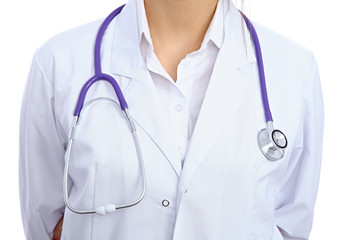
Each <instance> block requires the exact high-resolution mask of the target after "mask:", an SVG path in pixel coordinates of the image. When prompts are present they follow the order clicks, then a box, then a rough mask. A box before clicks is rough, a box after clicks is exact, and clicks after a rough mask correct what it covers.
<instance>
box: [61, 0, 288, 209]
mask: <svg viewBox="0 0 360 240" xmlns="http://www.w3.org/2000/svg"><path fill="white" fill-rule="evenodd" d="M124 6H125V4H124V5H122V6H121V7H119V8H117V9H115V10H114V11H113V12H112V13H111V14H110V15H109V16H108V17H107V18H105V20H104V21H103V23H102V24H101V26H100V29H99V31H98V34H97V36H96V41H95V49H94V68H95V74H94V76H93V77H91V78H90V79H89V80H88V81H87V82H86V83H85V84H84V86H83V87H82V88H81V91H80V94H79V97H78V101H77V103H76V107H75V110H74V119H73V124H72V128H71V130H70V134H69V139H68V145H67V151H66V154H65V167H64V179H63V192H64V201H65V204H66V206H67V207H68V208H69V209H70V210H71V211H72V212H74V213H77V214H91V213H97V214H99V215H106V214H107V213H111V212H114V211H116V210H119V209H123V208H128V207H132V206H135V205H136V204H138V203H139V202H140V201H142V199H143V198H144V196H145V192H146V172H145V167H144V160H143V156H142V151H141V148H140V144H139V140H138V137H137V134H136V127H135V124H134V121H133V119H132V117H131V116H130V114H129V112H128V105H127V102H126V100H125V98H124V95H123V93H122V91H121V89H120V87H119V85H118V83H117V82H116V80H115V79H114V78H113V77H112V76H110V75H109V74H105V73H103V72H102V71H101V58H100V50H101V42H102V39H103V36H104V34H105V31H106V29H107V27H108V25H109V24H110V22H111V21H112V20H113V19H114V18H115V17H116V16H117V15H118V14H119V13H120V12H121V11H122V9H123V8H124ZM239 12H240V13H241V15H242V16H243V18H244V20H245V23H246V26H247V28H248V29H249V31H250V35H251V37H252V40H253V43H254V46H255V51H256V58H257V65H258V70H259V77H260V87H261V95H262V102H263V106H264V110H265V118H266V123H267V128H263V129H261V130H260V131H259V133H258V145H259V148H260V150H261V152H262V153H263V154H264V155H265V156H266V157H267V158H268V159H269V160H274V161H275V160H279V159H281V158H283V156H284V153H285V148H286V146H287V139H286V137H285V135H284V134H283V133H282V132H281V131H279V130H277V129H275V130H274V128H273V124H272V121H273V119H272V115H271V112H270V106H269V101H268V96H267V91H266V82H265V73H264V64H263V59H262V54H261V49H260V43H259V38H258V36H257V34H256V31H255V28H254V26H253V25H252V23H251V22H250V20H249V19H248V18H247V17H246V16H245V15H244V14H243V13H242V12H241V11H239ZM99 80H106V81H108V82H109V83H110V84H111V85H112V87H113V89H114V91H115V93H116V95H117V98H118V100H119V104H120V107H121V109H122V110H123V111H124V113H125V116H126V119H127V121H128V123H129V127H130V131H131V133H132V136H133V140H134V144H135V148H136V153H137V156H138V160H139V164H140V169H141V171H142V192H141V195H140V196H139V198H137V200H136V201H134V202H132V203H130V204H123V205H116V204H114V203H108V204H105V205H101V206H98V207H97V208H96V209H90V210H78V209H75V208H73V207H72V206H71V204H70V203H69V193H68V175H69V165H70V155H71V149H72V145H73V142H74V140H75V132H76V127H77V126H78V121H79V115H80V113H81V110H82V108H83V105H84V101H85V97H86V93H87V92H88V90H89V88H90V87H91V86H92V85H93V84H94V83H95V82H97V81H99Z"/></svg>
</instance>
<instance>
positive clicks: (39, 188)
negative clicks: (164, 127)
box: [19, 54, 65, 240]
mask: <svg viewBox="0 0 360 240" xmlns="http://www.w3.org/2000/svg"><path fill="white" fill-rule="evenodd" d="M53 103H54V96H53V84H52V83H51V82H50V81H49V80H48V79H47V77H46V76H45V73H44V71H43V68H42V66H41V64H40V63H39V59H38V57H37V54H35V55H34V58H33V62H32V65H31V68H30V72H29V75H28V79H27V83H26V87H25V91H24V95H23V102H22V108H21V117H20V156H19V184H20V203H21V214H22V219H23V226H24V231H25V235H26V239H31V240H45V239H51V238H52V235H53V230H54V227H55V226H56V224H57V223H58V221H59V219H60V218H61V217H62V215H63V212H64V202H63V190H62V179H63V168H64V160H63V156H64V152H65V150H64V143H63V141H62V140H61V138H60V137H59V134H58V132H59V131H58V125H57V121H56V117H55V112H54V106H53Z"/></svg>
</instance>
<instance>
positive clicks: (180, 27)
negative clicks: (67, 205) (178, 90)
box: [53, 0, 218, 240]
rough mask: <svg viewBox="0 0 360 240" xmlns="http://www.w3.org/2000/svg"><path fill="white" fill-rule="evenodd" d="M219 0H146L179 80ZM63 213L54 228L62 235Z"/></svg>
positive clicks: (157, 38)
mask: <svg viewBox="0 0 360 240" xmlns="http://www.w3.org/2000/svg"><path fill="white" fill-rule="evenodd" d="M217 2H218V0H144V3H145V12H146V17H147V19H148V23H149V29H150V35H151V38H152V42H153V45H154V52H155V54H156V56H157V57H158V59H159V61H160V63H161V64H162V66H163V67H164V69H165V70H166V71H167V73H168V74H169V75H170V76H171V78H172V79H173V81H174V82H176V80H177V66H178V65H179V63H180V61H181V60H182V59H183V58H185V57H186V55H187V54H189V53H191V52H194V51H196V50H198V49H199V48H200V47H201V43H202V41H203V38H204V36H205V33H206V31H207V29H208V27H209V25H210V23H211V20H212V18H213V16H214V13H215V10H216V5H217ZM62 224H63V217H62V218H61V219H60V220H59V222H58V224H57V225H56V227H55V229H54V234H53V240H54V239H56V240H59V239H60V237H61V231H62Z"/></svg>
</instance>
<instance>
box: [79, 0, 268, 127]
mask: <svg viewBox="0 0 360 240" xmlns="http://www.w3.org/2000/svg"><path fill="white" fill-rule="evenodd" d="M124 6H125V4H124V5H122V6H120V7H119V8H117V9H115V10H114V11H113V12H111V13H110V15H109V16H108V17H107V18H106V19H105V20H104V22H103V23H102V24H101V26H100V29H99V32H98V34H97V36H96V41H95V49H94V67H95V75H94V76H93V77H92V78H90V79H89V80H88V81H87V82H86V83H85V84H84V86H83V87H82V89H81V91H80V94H79V98H78V101H77V104H76V107H75V111H74V116H79V114H80V112H81V109H82V107H83V105H84V101H85V97H86V93H87V91H88V90H89V88H90V87H91V85H92V84H93V83H95V82H97V81H99V80H106V81H108V82H109V83H110V84H111V85H112V86H113V88H114V90H115V93H116V95H117V97H118V100H119V103H120V106H121V109H122V110H125V109H126V108H128V105H127V102H126V100H125V98H124V95H123V93H122V91H121V89H120V87H119V85H118V84H117V82H116V80H115V79H114V78H113V77H112V76H110V75H108V74H105V73H102V71H101V58H100V50H101V43H102V39H103V36H104V34H105V31H106V29H107V27H108V25H109V24H110V22H111V21H112V20H113V19H114V18H115V17H116V16H117V15H118V14H119V13H120V12H121V11H122V9H123V8H124ZM239 12H240V13H241V15H242V16H243V18H244V20H245V23H246V26H247V28H248V29H249V31H250V34H251V36H252V39H253V43H254V47H255V52H256V59H257V64H258V70H259V78H260V88H261V96H262V102H263V107H264V112H265V119H266V122H269V121H271V122H272V121H273V118H272V114H271V111H270V105H269V100H268V95H267V90H266V81H265V72H264V63H263V59H262V53H261V48H260V42H259V38H258V36H257V33H256V31H255V28H254V26H253V24H252V23H251V21H250V20H249V19H248V18H247V17H246V16H245V14H243V13H242V12H241V11H239Z"/></svg>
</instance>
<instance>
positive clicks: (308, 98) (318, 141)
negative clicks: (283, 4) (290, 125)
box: [275, 55, 324, 240]
mask: <svg viewBox="0 0 360 240" xmlns="http://www.w3.org/2000/svg"><path fill="white" fill-rule="evenodd" d="M310 63H311V64H310V69H312V70H310V71H308V72H309V73H310V74H307V77H305V78H306V79H303V82H304V85H305V87H304V88H303V89H305V90H304V91H303V94H302V95H303V97H302V113H303V114H302V119H301V124H300V126H299V129H298V132H297V136H296V139H295V141H294V146H293V149H292V152H291V155H290V159H289V164H288V166H287V169H286V173H285V175H284V178H283V180H282V185H281V188H280V193H279V196H278V199H277V201H276V204H275V222H276V225H277V227H278V228H279V229H280V232H281V233H282V235H283V237H284V239H285V240H290V239H291V240H295V239H296V240H300V239H302V240H303V239H308V238H309V235H310V231H311V228H312V222H313V212H314V205H315V200H316V195H317V189H318V183H319V175H320V166H321V158H322V141H323V125H324V106H323V97H322V90H321V86H320V79H319V72H318V66H317V63H316V60H315V58H314V57H313V55H311V61H310ZM309 76H310V77H309Z"/></svg>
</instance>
